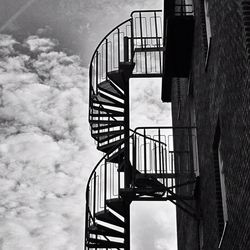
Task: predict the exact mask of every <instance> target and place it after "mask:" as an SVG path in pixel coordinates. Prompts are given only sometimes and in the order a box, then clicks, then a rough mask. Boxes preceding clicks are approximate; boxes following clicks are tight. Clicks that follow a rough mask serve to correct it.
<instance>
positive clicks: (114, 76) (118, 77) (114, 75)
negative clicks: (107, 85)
mask: <svg viewBox="0 0 250 250" xmlns="http://www.w3.org/2000/svg"><path fill="white" fill-rule="evenodd" d="M107 76H108V78H109V79H111V80H112V82H114V83H115V84H116V85H117V86H118V87H119V88H120V89H122V90H124V80H123V77H122V72H121V71H120V70H114V71H109V72H107Z"/></svg>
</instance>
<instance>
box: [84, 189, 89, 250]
mask: <svg viewBox="0 0 250 250" xmlns="http://www.w3.org/2000/svg"><path fill="white" fill-rule="evenodd" d="M89 226H90V223H89V187H87V193H86V211H85V249H87V236H88V231H87V228H89Z"/></svg>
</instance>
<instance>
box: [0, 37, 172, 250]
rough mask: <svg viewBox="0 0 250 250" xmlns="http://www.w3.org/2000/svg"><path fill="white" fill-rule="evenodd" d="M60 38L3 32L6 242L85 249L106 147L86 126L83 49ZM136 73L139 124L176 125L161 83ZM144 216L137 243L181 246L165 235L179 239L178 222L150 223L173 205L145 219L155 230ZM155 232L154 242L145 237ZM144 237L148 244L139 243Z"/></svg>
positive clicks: (6, 248)
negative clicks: (75, 51) (67, 46)
mask: <svg viewBox="0 0 250 250" xmlns="http://www.w3.org/2000/svg"><path fill="white" fill-rule="evenodd" d="M15 44H18V45H19V47H18V50H17V49H15V48H16V47H15ZM56 44H57V43H56V42H54V41H52V40H50V39H47V38H46V39H44V38H39V37H38V36H31V37H29V38H27V39H26V40H25V42H23V43H18V42H17V41H16V40H15V39H13V38H12V37H11V36H6V35H0V53H1V55H2V60H1V62H0V117H1V123H0V140H1V144H0V222H1V225H2V226H1V229H0V249H2V250H17V249H18V250H20V249H21V250H22V249H31V250H38V249H39V250H80V249H82V244H83V230H82V228H83V225H84V205H85V204H84V196H85V194H84V186H85V183H86V181H87V179H88V177H89V174H90V172H91V170H92V169H93V167H94V166H95V164H96V163H97V162H98V160H99V159H100V157H101V153H100V152H98V151H97V150H96V149H95V146H94V145H93V141H92V139H91V138H90V132H89V130H88V129H87V128H88V126H89V125H88V121H87V113H88V100H87V98H88V93H87V71H86V69H84V68H82V67H81V65H80V60H79V58H78V57H76V56H69V55H67V54H66V53H64V52H60V51H56V49H55V48H56ZM23 48H26V50H25V49H23ZM34 52H35V53H34ZM136 81H137V82H136ZM136 81H132V82H131V92H132V93H131V102H132V104H131V109H132V117H131V120H132V122H133V123H132V125H133V127H135V126H145V125H166V124H168V125H169V124H170V123H171V121H170V120H169V119H170V118H169V116H167V115H166V114H167V111H168V110H169V108H170V107H169V106H168V105H166V104H163V105H162V104H161V102H160V84H161V83H160V82H159V81H153V80H145V79H143V82H140V81H141V80H136ZM138 81H139V82H138ZM156 99H157V100H158V101H156ZM148 205H149V208H150V206H151V204H148ZM140 209H141V208H140ZM140 211H142V210H137V212H140ZM155 211H156V213H158V214H159V211H160V210H159V211H157V208H156V210H155ZM166 211H169V210H166ZM140 214H141V215H144V216H146V217H147V218H148V217H149V215H150V210H149V209H147V207H146V206H145V208H144V212H143V211H142V212H141V213H140ZM170 214H171V216H173V210H172V212H171V213H170ZM171 218H172V217H171ZM144 220H145V217H137V223H136V226H135V235H136V236H135V237H136V238H137V241H138V242H137V243H138V244H137V243H135V247H137V248H134V249H135V250H140V249H143V250H149V249H159V250H167V249H169V250H170V249H171V250H173V249H175V248H174V247H172V246H170V245H167V242H166V235H165V234H168V235H170V238H171V240H172V241H170V242H174V235H172V234H171V230H172V231H173V233H174V230H175V229H174V228H173V226H171V227H170V228H166V227H165V226H162V225H158V226H157V228H156V230H157V231H155V233H153V234H152V232H151V233H150V230H149V228H150V225H152V223H154V224H155V225H157V222H158V221H165V225H168V223H170V220H169V213H168V212H166V213H165V210H164V212H163V213H162V214H161V215H160V217H159V216H158V217H155V216H153V217H152V220H151V222H150V221H148V223H147V224H145V225H147V228H148V230H149V231H148V232H143V234H141V230H142V225H144V224H143V223H144ZM152 221H153V222H152ZM27 222H28V223H27ZM171 223H172V222H171ZM172 225H173V224H172ZM160 229H161V230H160ZM162 232H165V233H164V235H163V234H162ZM144 233H145V234H144ZM149 233H150V234H149ZM149 236H150V237H151V238H152V240H151V243H148V244H146V243H143V239H145V237H146V238H149V239H150V237H149ZM168 239H169V238H168ZM145 242H148V241H145ZM168 242H169V241H168ZM140 243H141V244H142V246H144V248H138V246H139V244H140ZM173 244H174V243H173Z"/></svg>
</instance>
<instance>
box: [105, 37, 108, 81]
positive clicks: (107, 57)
mask: <svg viewBox="0 0 250 250" xmlns="http://www.w3.org/2000/svg"><path fill="white" fill-rule="evenodd" d="M105 50H106V51H105V52H106V72H105V76H106V80H107V79H108V78H107V72H108V39H106V49H105Z"/></svg>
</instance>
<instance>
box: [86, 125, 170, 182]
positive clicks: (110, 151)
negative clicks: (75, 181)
mask: <svg viewBox="0 0 250 250" xmlns="http://www.w3.org/2000/svg"><path fill="white" fill-rule="evenodd" d="M141 128H151V127H138V128H136V129H135V130H133V129H129V130H130V131H131V132H132V133H133V134H131V135H130V136H128V137H127V138H124V139H122V141H121V142H119V143H118V144H117V145H115V146H114V147H112V148H111V149H110V150H109V151H108V152H107V153H106V154H104V156H103V157H102V158H101V159H100V160H99V161H98V163H97V164H96V166H95V167H94V168H93V170H92V172H91V173H90V176H89V179H88V182H87V185H86V186H87V187H88V186H89V183H90V180H91V178H92V177H93V175H94V173H95V170H96V169H97V168H98V166H99V165H100V163H101V162H102V161H103V160H104V159H105V158H106V157H107V156H108V155H110V154H111V153H112V152H114V151H115V150H116V149H117V148H119V147H120V146H121V145H122V144H123V143H124V142H125V141H126V140H128V139H130V138H131V137H133V135H135V134H137V135H140V136H142V137H145V138H147V139H149V140H152V141H155V142H157V143H161V144H163V145H164V146H166V143H164V142H161V141H157V140H155V139H153V138H151V137H148V136H145V135H143V134H141V133H139V132H137V131H136V130H138V129H141ZM164 128H165V127H164Z"/></svg>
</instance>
